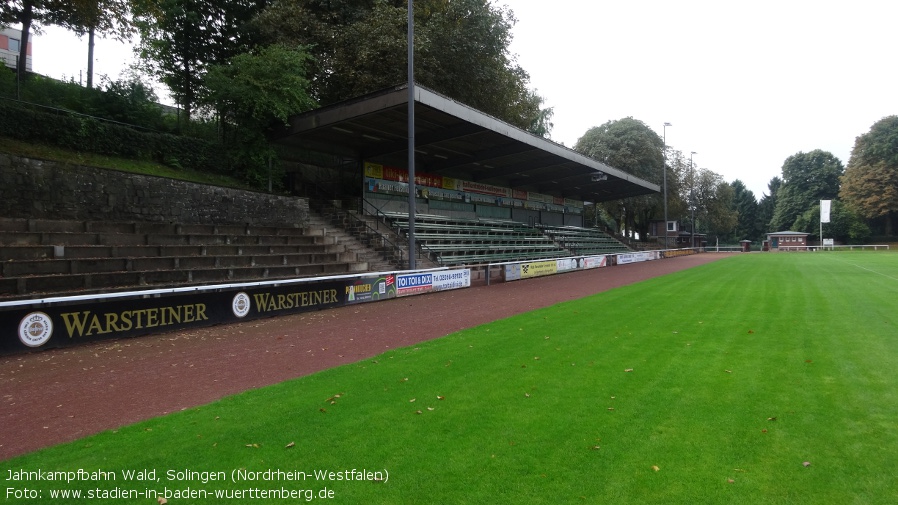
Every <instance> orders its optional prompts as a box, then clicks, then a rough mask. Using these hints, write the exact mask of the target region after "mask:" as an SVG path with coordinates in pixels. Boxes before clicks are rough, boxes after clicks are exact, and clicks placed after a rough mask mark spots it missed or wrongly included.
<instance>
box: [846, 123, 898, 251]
mask: <svg viewBox="0 0 898 505" xmlns="http://www.w3.org/2000/svg"><path fill="white" fill-rule="evenodd" d="M840 194H841V196H842V198H844V199H845V201H846V203H848V204H849V205H850V206H851V207H852V208H854V209H855V210H856V211H857V212H858V214H860V215H861V216H863V217H865V218H867V219H869V220H874V221H879V222H881V223H882V224H883V225H884V226H883V228H884V231H885V234H886V235H891V234H892V233H893V232H894V231H895V229H896V228H895V222H896V221H898V116H889V117H886V118H883V119H881V120H879V121H877V122H876V123H875V124H874V125H873V126H872V127H871V128H870V131H869V132H868V133H865V134H864V135H861V136H859V137H858V138H857V139H856V140H855V144H854V149H853V150H852V151H851V159H850V160H849V162H848V168H847V169H846V170H845V175H843V176H842V191H841V193H840Z"/></svg>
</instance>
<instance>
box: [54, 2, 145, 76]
mask: <svg viewBox="0 0 898 505" xmlns="http://www.w3.org/2000/svg"><path fill="white" fill-rule="evenodd" d="M48 3H49V4H51V14H50V17H51V18H52V19H53V22H54V23H55V24H57V25H59V26H62V27H64V28H67V29H69V30H71V31H73V32H75V34H77V35H78V36H79V37H80V36H84V35H87V87H88V88H92V87H93V82H94V38H95V37H96V35H98V34H99V35H100V36H104V35H110V36H112V37H113V38H114V39H116V40H119V41H122V42H124V41H126V40H131V36H132V35H133V33H134V27H133V26H132V25H131V19H130V16H131V7H130V5H131V2H130V1H129V0H48Z"/></svg>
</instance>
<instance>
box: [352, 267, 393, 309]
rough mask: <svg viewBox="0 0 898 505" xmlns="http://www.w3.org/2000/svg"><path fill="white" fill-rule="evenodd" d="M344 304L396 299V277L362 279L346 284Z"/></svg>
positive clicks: (385, 276) (390, 275)
mask: <svg viewBox="0 0 898 505" xmlns="http://www.w3.org/2000/svg"><path fill="white" fill-rule="evenodd" d="M344 289H345V292H346V303H348V304H350V303H363V302H376V301H378V300H386V299H388V298H396V277H395V276H394V275H392V274H389V275H384V276H382V277H362V278H359V279H352V280H350V281H348V282H347V283H346V287H345V288H344Z"/></svg>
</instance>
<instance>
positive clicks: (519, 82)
mask: <svg viewBox="0 0 898 505" xmlns="http://www.w3.org/2000/svg"><path fill="white" fill-rule="evenodd" d="M414 6H415V55H414V57H415V81H416V82H419V83H421V84H422V85H424V86H427V87H429V88H431V89H433V90H435V91H437V92H439V93H442V94H444V95H446V96H449V97H451V98H453V99H455V100H458V101H460V102H463V103H465V104H466V105H469V106H471V107H474V108H476V109H478V110H480V111H483V112H485V113H487V114H490V115H492V116H495V117H497V118H499V119H502V120H504V121H507V122H509V123H511V124H512V125H515V126H517V127H519V128H522V129H528V130H530V131H532V132H534V133H536V134H539V135H543V134H545V133H547V132H548V131H549V130H550V129H551V123H550V122H549V119H550V117H551V116H550V115H547V113H546V112H545V111H543V110H541V109H540V106H541V105H542V99H541V98H540V97H539V96H538V95H536V94H535V93H533V92H531V91H529V90H528V89H527V84H528V82H529V79H530V77H529V75H528V74H527V72H525V71H524V70H523V69H522V68H521V67H520V66H519V65H518V64H517V63H516V61H515V60H514V58H513V56H511V55H510V54H509V49H508V47H509V45H510V43H511V27H512V26H513V24H514V17H513V14H512V12H511V11H510V10H508V9H507V8H506V7H500V6H497V5H495V4H493V3H492V2H489V1H486V0H454V1H452V2H447V1H445V0H422V1H418V2H415V4H414ZM407 9H408V8H407V3H406V2H398V1H388V0H344V1H332V2H321V1H318V0H296V1H292V2H276V3H273V4H272V5H271V6H270V7H269V8H267V9H266V10H265V12H263V13H262V14H261V15H260V16H259V17H258V18H257V19H256V20H255V26H256V27H257V28H258V29H259V30H260V31H261V32H262V33H263V34H264V36H265V37H266V38H267V39H268V40H271V41H280V42H284V43H287V44H291V45H293V44H302V45H305V46H308V47H310V50H311V51H312V55H313V56H314V59H315V61H314V65H312V66H311V68H310V70H311V73H310V80H311V81H312V88H311V93H312V96H314V97H315V98H316V99H317V100H318V101H319V102H321V103H322V104H324V105H328V104H331V103H335V102H339V101H342V100H347V99H350V98H354V97H356V96H359V95H362V94H365V93H369V92H373V91H377V90H379V89H383V88H386V87H389V86H394V85H397V84H401V83H404V82H406V81H407V78H408V76H407V61H408V47H407V24H408V23H407V12H408V10H407Z"/></svg>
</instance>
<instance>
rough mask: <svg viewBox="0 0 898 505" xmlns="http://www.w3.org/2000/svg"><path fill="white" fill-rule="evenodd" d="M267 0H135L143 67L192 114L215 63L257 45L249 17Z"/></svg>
mask: <svg viewBox="0 0 898 505" xmlns="http://www.w3.org/2000/svg"><path fill="white" fill-rule="evenodd" d="M265 3H266V2H265V1H264V0H258V1H254V0H234V1H228V2H216V1H211V0H134V24H135V26H136V27H137V30H138V32H139V33H140V46H139V53H140V56H141V59H142V61H143V62H144V69H145V70H146V71H147V72H149V73H150V74H151V75H153V76H155V77H157V78H159V80H160V81H162V83H163V84H165V85H166V86H168V88H169V89H170V90H171V92H172V95H173V96H174V97H175V99H176V100H177V101H178V104H180V105H181V106H183V108H184V112H185V115H186V117H187V118H188V119H189V118H190V117H191V116H192V114H193V112H194V108H195V107H196V106H197V104H198V102H199V100H200V97H201V96H202V93H203V92H204V77H205V74H206V71H207V70H208V68H209V66H210V65H214V64H220V63H224V62H225V61H227V59H228V58H230V57H232V56H235V55H237V54H241V53H243V52H246V51H247V50H248V49H249V48H250V47H252V45H253V32H251V31H250V30H248V23H249V21H250V19H251V18H252V16H253V15H255V14H256V13H257V12H258V11H259V10H260V9H261V7H262V6H263V5H264V4H265Z"/></svg>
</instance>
